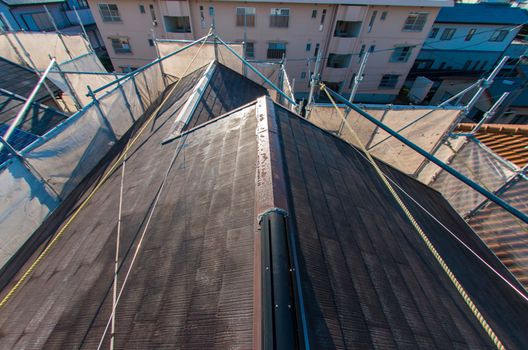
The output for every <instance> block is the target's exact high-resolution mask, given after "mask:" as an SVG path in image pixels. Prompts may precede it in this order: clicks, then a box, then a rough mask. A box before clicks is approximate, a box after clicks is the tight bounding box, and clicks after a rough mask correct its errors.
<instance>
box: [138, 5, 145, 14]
mask: <svg viewBox="0 0 528 350" xmlns="http://www.w3.org/2000/svg"><path fill="white" fill-rule="evenodd" d="M139 12H140V13H145V6H143V5H139Z"/></svg>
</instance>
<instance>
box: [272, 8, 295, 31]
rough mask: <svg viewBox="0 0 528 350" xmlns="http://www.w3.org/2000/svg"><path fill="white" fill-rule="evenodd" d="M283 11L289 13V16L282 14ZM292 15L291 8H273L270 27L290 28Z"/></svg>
mask: <svg viewBox="0 0 528 350" xmlns="http://www.w3.org/2000/svg"><path fill="white" fill-rule="evenodd" d="M283 11H287V12H288V14H287V15H285V14H282V12H283ZM290 14H291V11H290V8H289V7H272V8H271V9H270V22H269V26H270V27H271V28H288V27H289V26H290ZM279 18H280V20H279ZM283 18H285V19H283Z"/></svg>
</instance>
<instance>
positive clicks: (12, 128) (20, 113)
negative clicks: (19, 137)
mask: <svg viewBox="0 0 528 350" xmlns="http://www.w3.org/2000/svg"><path fill="white" fill-rule="evenodd" d="M54 63H55V60H54V59H53V60H52V61H51V62H50V64H49V65H48V68H46V70H45V71H44V74H42V76H41V77H40V79H39V81H38V83H37V85H35V87H34V88H33V90H32V91H31V94H30V95H29V97H28V98H27V100H26V102H25V103H24V105H23V106H22V108H21V109H20V111H18V113H17V115H16V117H15V119H14V120H13V122H12V123H11V125H10V126H9V128H8V129H7V131H6V132H5V134H4V136H3V139H4V141H5V142H6V143H7V142H9V137H10V136H11V134H12V133H13V131H15V128H16V127H17V126H18V124H19V123H20V121H21V120H22V118H24V117H25V116H26V113H27V111H28V109H29V107H30V106H31V105H32V104H33V100H34V99H35V96H36V95H37V92H38V91H39V89H40V87H41V86H42V84H43V83H44V80H45V79H46V76H47V75H48V73H49V72H50V70H51V67H53V64H54ZM3 147H4V144H3V143H2V144H0V151H1V150H2V149H3Z"/></svg>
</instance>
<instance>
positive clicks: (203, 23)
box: [200, 6, 205, 29]
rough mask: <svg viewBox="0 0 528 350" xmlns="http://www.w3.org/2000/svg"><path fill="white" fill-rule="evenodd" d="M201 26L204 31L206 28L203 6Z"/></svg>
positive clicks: (201, 9) (201, 7) (202, 8)
mask: <svg viewBox="0 0 528 350" xmlns="http://www.w3.org/2000/svg"><path fill="white" fill-rule="evenodd" d="M200 26H201V27H202V29H204V28H205V15H204V7H203V6H200Z"/></svg>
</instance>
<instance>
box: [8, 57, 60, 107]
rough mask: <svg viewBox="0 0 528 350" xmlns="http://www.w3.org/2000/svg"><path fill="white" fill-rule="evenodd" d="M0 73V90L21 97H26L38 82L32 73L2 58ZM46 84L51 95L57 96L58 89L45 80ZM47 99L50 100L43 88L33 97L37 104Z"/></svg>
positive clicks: (37, 78)
mask: <svg viewBox="0 0 528 350" xmlns="http://www.w3.org/2000/svg"><path fill="white" fill-rule="evenodd" d="M0 72H2V74H0V88H2V89H6V90H8V91H10V92H12V93H14V94H17V95H20V96H22V97H28V96H29V95H30V94H31V91H32V90H33V88H34V87H35V85H37V82H38V81H39V77H38V76H37V75H36V74H35V72H34V71H32V70H31V69H29V68H26V67H23V66H21V65H19V64H17V63H15V62H11V61H9V60H7V59H5V58H3V57H0ZM46 83H47V84H48V86H49V87H50V89H51V90H52V91H53V93H55V94H57V93H58V92H60V89H59V88H58V87H57V86H55V84H53V83H52V82H51V81H50V80H49V79H46ZM49 99H51V97H50V96H49V93H48V92H47V91H46V89H44V88H43V87H42V88H41V89H39V91H38V92H37V95H36V96H35V101H37V102H43V101H46V100H49Z"/></svg>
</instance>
